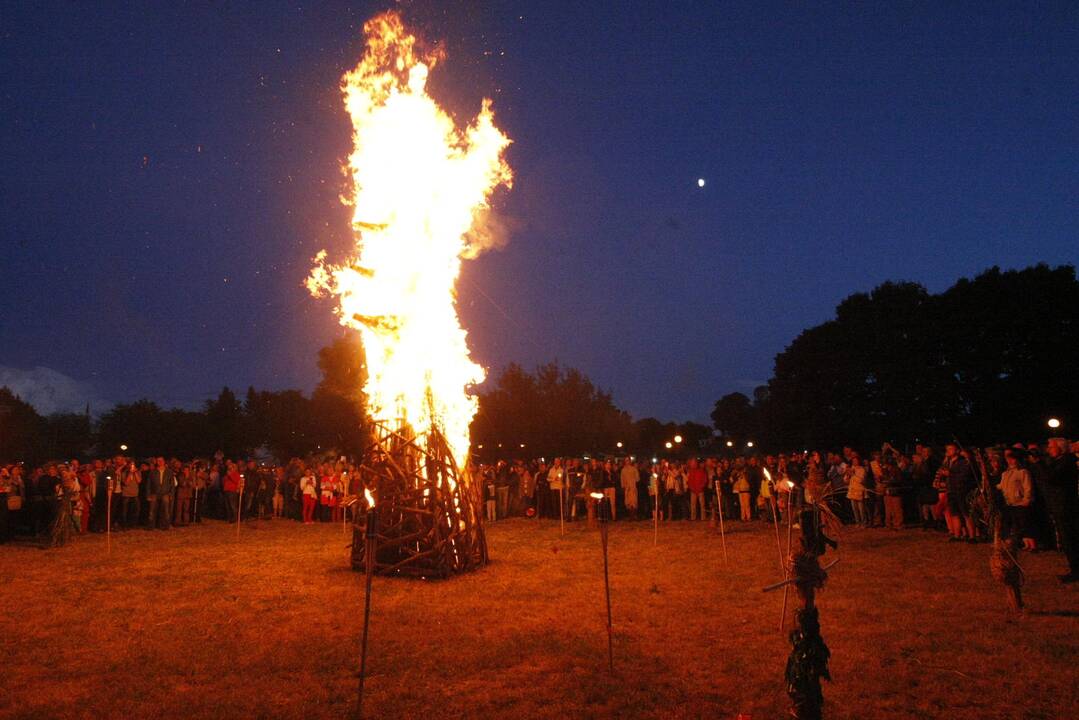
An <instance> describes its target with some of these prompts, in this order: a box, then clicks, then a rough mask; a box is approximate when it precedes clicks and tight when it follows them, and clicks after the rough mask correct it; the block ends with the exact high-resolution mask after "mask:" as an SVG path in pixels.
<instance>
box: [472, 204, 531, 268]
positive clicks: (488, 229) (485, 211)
mask: <svg viewBox="0 0 1079 720" xmlns="http://www.w3.org/2000/svg"><path fill="white" fill-rule="evenodd" d="M520 229H521V221H520V220H518V219H517V218H514V217H511V216H509V215H501V214H499V213H497V212H496V211H495V210H494V208H490V207H484V208H480V209H478V210H476V211H475V212H474V213H473V215H472V228H471V229H470V230H469V231H468V232H467V233H466V234H465V251H464V253H463V254H462V257H463V258H465V259H466V260H474V259H476V258H477V257H479V256H480V255H482V254H483V253H485V252H487V251H488V250H501V249H502V248H504V247H505V246H506V244H507V243H508V242H509V241H510V237H511V236H512V235H513V234H514V233H515V232H517V231H518V230H520Z"/></svg>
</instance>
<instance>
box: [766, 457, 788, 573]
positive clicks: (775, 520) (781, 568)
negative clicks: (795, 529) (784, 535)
mask: <svg viewBox="0 0 1079 720" xmlns="http://www.w3.org/2000/svg"><path fill="white" fill-rule="evenodd" d="M761 470H763V471H764V479H765V480H767V481H768V484H769V485H770V486H771V488H770V489H771V492H769V493H768V494H769V495H770V496H771V500H772V503H771V505H772V525H773V526H775V529H776V550H777V551H778V552H779V571H780V572H783V571H784V569H785V568H786V565H784V564H783V543H782V542H781V541H780V539H779V513H777V512H776V504H777V503H778V502H779V498H778V497H776V495H777V494H778V492H779V487H778V486H777V485H776V484H775V483H774V482H773V481H772V473H770V472H768V468H766V467H762V468H761Z"/></svg>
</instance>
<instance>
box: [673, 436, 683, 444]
mask: <svg viewBox="0 0 1079 720" xmlns="http://www.w3.org/2000/svg"><path fill="white" fill-rule="evenodd" d="M674 441H675V442H676V443H681V442H682V436H681V435H675V436H674Z"/></svg>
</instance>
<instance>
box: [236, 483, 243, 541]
mask: <svg viewBox="0 0 1079 720" xmlns="http://www.w3.org/2000/svg"><path fill="white" fill-rule="evenodd" d="M243 508H244V476H243V474H241V475H240V498H239V501H238V502H237V503H236V537H237V538H239V537H240V513H241V512H243Z"/></svg>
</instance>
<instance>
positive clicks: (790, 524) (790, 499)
mask: <svg viewBox="0 0 1079 720" xmlns="http://www.w3.org/2000/svg"><path fill="white" fill-rule="evenodd" d="M793 533H794V483H793V482H791V481H790V480H788V481H787V557H786V562H790V559H791V545H792V544H793V542H794V539H793V537H792V535H793ZM783 576H784V578H786V579H789V578H790V572H789V571H788V569H787V565H786V563H784V565H783ZM790 591H791V586H790V583H787V584H786V585H784V586H783V615H782V616H781V617H780V618H779V630H780V632H782V631H783V626H784V625H786V624H787V599H788V598H789V597H790Z"/></svg>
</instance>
